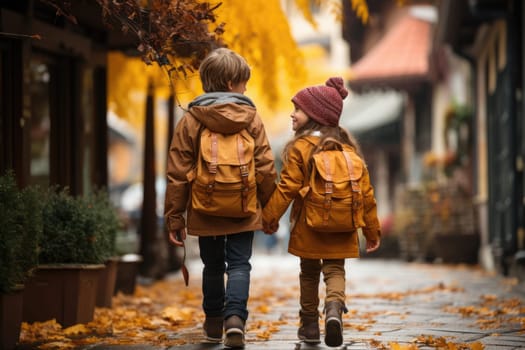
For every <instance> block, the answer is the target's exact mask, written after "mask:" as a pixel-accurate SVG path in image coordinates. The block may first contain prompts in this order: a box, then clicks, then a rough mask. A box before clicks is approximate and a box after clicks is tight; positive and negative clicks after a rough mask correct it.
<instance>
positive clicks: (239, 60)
mask: <svg viewBox="0 0 525 350" xmlns="http://www.w3.org/2000/svg"><path fill="white" fill-rule="evenodd" d="M250 74H251V72H250V66H248V63H247V62H246V60H245V59H244V58H243V57H242V56H241V55H239V54H237V53H235V52H234V51H232V50H230V49H227V48H219V49H215V50H213V51H212V52H211V53H209V54H208V56H206V58H205V59H204V60H203V61H202V63H201V65H200V67H199V75H200V78H201V83H202V89H203V90H204V91H205V92H227V91H229V89H228V82H231V84H233V85H235V84H239V83H242V82H247V81H248V80H249V79H250Z"/></svg>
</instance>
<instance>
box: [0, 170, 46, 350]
mask: <svg viewBox="0 0 525 350" xmlns="http://www.w3.org/2000/svg"><path fill="white" fill-rule="evenodd" d="M42 194H43V191H41V190H39V189H38V188H36V187H28V188H25V189H24V190H19V189H18V186H17V185H16V181H15V176H14V173H13V172H12V171H8V172H7V173H5V174H4V175H2V176H0V339H1V342H0V348H2V349H13V348H14V347H15V344H16V342H18V338H19V335H20V325H21V323H22V312H23V288H24V283H25V282H26V280H27V278H28V276H29V275H30V273H31V270H32V269H33V268H34V267H35V266H36V264H37V243H38V239H39V236H40V234H41V232H42V215H41V213H42V211H41V206H42V201H41V200H40V198H41V196H42Z"/></svg>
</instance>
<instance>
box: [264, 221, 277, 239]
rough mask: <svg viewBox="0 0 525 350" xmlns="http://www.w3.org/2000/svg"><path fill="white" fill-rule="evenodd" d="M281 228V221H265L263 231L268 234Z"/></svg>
mask: <svg viewBox="0 0 525 350" xmlns="http://www.w3.org/2000/svg"><path fill="white" fill-rule="evenodd" d="M278 229H279V221H277V220H275V219H274V220H272V221H271V222H269V223H268V222H266V221H263V232H264V233H266V234H267V235H271V234H274V233H275V232H277V230H278Z"/></svg>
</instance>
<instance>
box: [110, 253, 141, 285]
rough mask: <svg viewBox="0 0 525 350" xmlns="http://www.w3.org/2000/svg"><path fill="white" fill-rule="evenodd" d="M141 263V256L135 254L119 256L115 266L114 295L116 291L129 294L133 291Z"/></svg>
mask: <svg viewBox="0 0 525 350" xmlns="http://www.w3.org/2000/svg"><path fill="white" fill-rule="evenodd" d="M141 263H142V257H141V256H140V255H137V254H126V255H123V256H121V257H120V259H119V261H118V268H117V282H116V283H115V292H114V293H115V295H116V294H117V293H118V292H122V293H124V294H130V295H131V294H133V293H135V286H136V283H137V276H138V274H139V267H140V264H141Z"/></svg>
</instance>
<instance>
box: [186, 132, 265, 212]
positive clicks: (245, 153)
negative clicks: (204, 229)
mask: <svg viewBox="0 0 525 350" xmlns="http://www.w3.org/2000/svg"><path fill="white" fill-rule="evenodd" d="M254 148H255V142H254V139H253V137H252V136H251V135H250V133H249V132H248V131H247V130H241V131H240V132H238V133H235V134H220V133H215V132H212V131H210V130H209V129H207V128H204V129H203V131H202V133H201V136H200V144H199V156H198V160H197V166H196V169H195V178H194V179H193V180H192V184H191V203H192V207H193V209H194V210H196V211H198V212H201V213H204V214H207V215H213V216H223V217H232V218H244V217H248V216H251V215H253V214H255V213H256V210H257V183H256V178H255V161H254V155H253V152H254Z"/></svg>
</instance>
